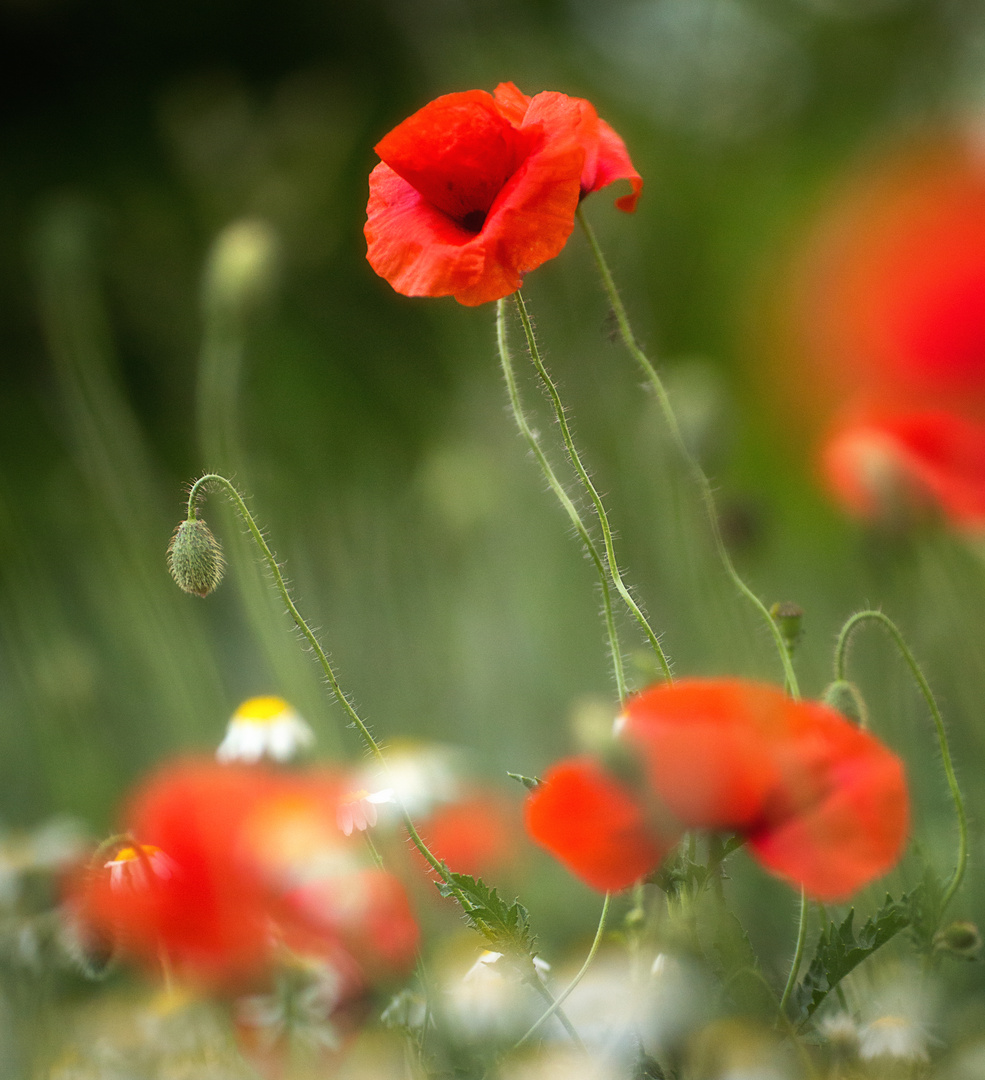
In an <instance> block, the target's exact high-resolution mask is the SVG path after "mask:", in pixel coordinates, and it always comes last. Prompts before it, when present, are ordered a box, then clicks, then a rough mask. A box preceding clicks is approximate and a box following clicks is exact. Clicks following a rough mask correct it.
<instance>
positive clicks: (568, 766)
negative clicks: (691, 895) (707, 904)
mask: <svg viewBox="0 0 985 1080" xmlns="http://www.w3.org/2000/svg"><path fill="white" fill-rule="evenodd" d="M525 814H526V825H527V831H528V833H529V834H530V836H531V837H533V839H534V840H535V841H536V842H537V843H538V844H540V845H541V846H542V847H545V848H546V849H547V850H548V851H549V852H550V853H551V854H552V855H553V856H554V857H555V858H556V859H557V860H558V861H559V862H561V863H563V864H564V866H566V867H567V868H568V869H569V870H570V871H571V873H573V874H574V875H575V876H576V877H578V878H580V879H581V880H582V881H584V882H586V883H587V884H588V885H591V886H592V887H593V888H595V889H598V890H600V891H601V892H608V891H615V890H618V889H625V888H626V887H627V886H629V885H632V884H633V882H635V881H638V880H639V879H640V878H642V877H643V876H645V875H646V874H648V873H650V872H651V871H652V870H654V869H656V867H657V866H659V864H660V861H661V860H662V859H663V857H664V855H665V854H666V853H667V850H668V849H669V847H670V846H671V844H670V842H668V841H666V840H665V839H663V838H662V837H660V836H658V835H657V834H656V832H655V830H654V829H653V828H652V827H651V826H650V825H649V823H648V822H647V819H646V812H645V810H644V807H643V805H642V803H641V802H640V800H639V799H638V798H637V797H636V796H635V795H634V794H633V793H632V791H630V790H629V789H628V788H627V787H626V786H625V785H623V784H621V783H620V782H619V781H618V780H616V779H615V778H614V777H613V776H611V775H610V774H609V773H607V772H606V771H605V770H604V769H603V768H602V767H601V766H600V765H598V764H597V763H596V762H594V761H593V760H592V759H591V758H569V759H566V760H564V761H560V762H558V763H557V764H556V765H554V766H553V767H552V768H551V769H549V770H548V771H547V773H546V774H545V775H544V779H543V783H542V784H540V785H539V786H538V787H537V788H536V789H535V790H534V791H532V792H531V793H530V795H529V796H528V797H527V802H526V808H525Z"/></svg>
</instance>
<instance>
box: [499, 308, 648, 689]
mask: <svg viewBox="0 0 985 1080" xmlns="http://www.w3.org/2000/svg"><path fill="white" fill-rule="evenodd" d="M496 341H497V344H498V346H499V361H500V366H501V367H502V369H503V377H504V378H505V379H506V389H507V391H508V392H509V397H510V406H511V407H512V409H513V419H514V420H515V421H516V426H517V427H518V428H519V429H520V434H521V435H522V436H523V437H524V439H525V440H526V442H527V445H528V446H529V447H530V450H531V453H533V455H534V457H535V458H536V459H537V464H538V465H539V466H540V471H541V472H542V473H543V474H544V477H545V479H546V480H547V483H548V485H549V486H550V489H551V491H553V492H554V494H555V495H556V496H557V498H558V502H560V503H561V505H562V506H563V507H564V509H565V511H566V512H567V515H568V518H569V519H570V521H571V524H572V525H574V527H575V532H577V534H578V537H579V539H580V540H581V542H582V544H584V546H585V550H586V551H587V552H588V556H589V558H590V559H591V560H592V562H593V563H594V564H595V570H596V572H597V573H598V578H599V584H600V585H601V587H602V615H603V619H604V621H605V629H606V633H607V634H608V637H609V652H610V654H611V656H612V671H613V675H614V676H615V680H616V690H617V691H618V694H619V701H620V702H623V701H625V700H626V695H627V690H626V673H625V669H624V667H623V659H622V650H621V649H620V647H619V637H618V635H617V633H616V624H615V620H614V619H613V616H612V594H611V593H610V591H609V576H608V573H607V572H606V569H605V563H604V562H603V561H602V556H601V555H600V553H599V550H598V548H597V547H596V546H595V541H594V540H593V539H592V537H591V534H590V533H589V531H588V527H587V526H586V525H585V522H584V521H583V520H582V516H581V514H579V512H578V508H577V507H576V506H575V504H574V503H573V502H572V501H571V498H570V496H569V495H568V493H567V492H566V491H565V490H564V487H563V486H562V484H561V481H560V480H558V478H557V474H556V473H555V472H554V469H553V468H552V467H551V463H550V462H549V461H548V460H547V457H546V455H545V454H544V451H543V449H542V448H541V445H540V440H539V439H538V437H537V434H536V433H535V432H534V430H533V428H531V426H530V424H529V423H528V422H527V418H526V415H525V414H524V412H523V405H522V403H521V401H520V390H519V387H518V386H517V382H516V374H515V373H514V371H513V360H512V358H511V356H510V350H509V346H508V345H507V343H506V305H505V304H504V302H503V301H502V300H499V301H497V303H496Z"/></svg>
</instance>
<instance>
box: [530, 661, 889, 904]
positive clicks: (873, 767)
mask: <svg viewBox="0 0 985 1080" xmlns="http://www.w3.org/2000/svg"><path fill="white" fill-rule="evenodd" d="M619 738H620V740H621V741H622V742H623V743H624V744H625V746H626V747H627V748H628V749H629V750H630V752H631V754H632V755H633V757H634V758H635V759H636V761H637V762H638V764H639V765H640V766H641V768H642V771H643V774H644V776H645V781H640V782H633V781H630V780H625V779H622V778H616V777H615V776H613V775H610V774H609V773H608V772H607V771H606V770H605V769H604V768H603V766H601V765H600V764H598V763H596V762H594V761H593V760H591V759H586V758H578V759H572V760H569V761H566V762H562V763H560V764H558V765H556V766H554V768H553V769H551V770H550V771H549V772H548V773H547V774H546V775H545V777H544V781H545V782H544V784H542V785H541V786H540V787H538V788H537V789H536V790H535V791H534V792H532V793H531V795H530V797H529V798H528V800H527V808H526V809H527V828H528V830H529V832H530V834H531V836H532V837H533V838H534V839H535V840H536V841H537V842H538V843H540V844H541V845H542V846H544V847H546V848H547V849H548V850H549V851H550V852H551V853H552V854H554V855H555V856H556V857H557V858H558V859H559V860H560V861H561V862H563V863H564V864H565V865H566V866H568V868H569V869H570V870H572V872H573V873H575V874H576V875H577V876H578V877H580V878H581V879H582V880H583V881H585V882H587V883H588V884H589V885H592V886H594V887H595V888H597V889H600V890H608V889H621V888H625V887H626V886H627V885H629V884H631V883H632V882H633V881H635V880H638V879H639V878H640V877H643V876H645V875H646V874H648V873H651V872H652V871H653V870H655V869H656V868H657V866H658V865H659V863H660V861H661V859H662V858H663V856H664V854H665V853H666V852H667V850H668V849H669V847H670V846H671V845H672V843H674V842H675V841H676V839H677V838H678V837H679V836H680V833H681V832H682V831H683V830H685V829H692V828H708V829H723V830H728V831H734V832H740V833H743V834H744V835H745V836H746V838H747V840H748V842H749V848H750V850H751V851H752V853H753V855H754V856H755V857H756V858H757V859H758V860H759V861H760V862H761V863H762V864H763V865H764V866H765V867H766V868H767V869H768V870H770V871H771V872H772V873H774V874H777V875H778V876H780V877H783V878H785V879H787V880H788V881H791V882H793V883H795V884H797V885H801V886H803V888H804V889H805V890H806V891H807V893H808V894H809V895H811V896H812V897H814V898H816V899H818V900H824V901H832V900H842V899H845V898H846V897H847V896H849V895H851V893H853V892H854V891H855V890H857V889H859V888H861V887H862V886H863V885H865V884H867V883H868V882H870V881H873V880H874V879H875V878H877V877H879V876H881V875H882V874H884V873H885V872H886V871H887V870H889V869H890V868H891V867H892V866H893V865H894V864H895V863H896V861H897V859H898V858H899V856H900V854H901V852H902V849H903V845H904V843H905V841H906V836H907V828H908V820H909V809H908V805H909V804H908V796H907V788H906V780H905V777H904V773H903V767H902V764H901V763H900V761H899V759H898V758H897V757H896V755H895V754H893V753H892V752H891V751H890V750H888V749H887V748H886V747H884V746H883V745H882V744H881V743H880V742H879V741H878V740H877V739H875V738H874V737H873V736H872V735H870V734H869V733H868V732H866V731H862V730H861V729H859V728H857V727H855V726H854V725H853V724H851V723H849V722H848V721H847V720H846V719H845V718H844V717H843V716H841V714H840V713H837V712H835V711H834V710H832V709H830V708H828V707H827V706H825V705H821V704H819V703H817V702H796V701H793V700H792V699H791V698H788V697H787V696H786V695H785V694H784V693H782V692H781V691H780V690H778V689H776V688H775V687H770V686H764V685H760V684H756V683H749V682H743V681H741V680H732V679H730V680H690V681H683V682H680V683H676V684H674V685H659V686H656V687H652V688H651V689H649V690H646V691H644V692H643V693H641V694H637V695H636V696H635V697H633V698H631V699H630V700H629V701H628V702H627V704H626V709H625V713H624V715H623V717H621V718H620V723H619Z"/></svg>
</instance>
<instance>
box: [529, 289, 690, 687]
mask: <svg viewBox="0 0 985 1080" xmlns="http://www.w3.org/2000/svg"><path fill="white" fill-rule="evenodd" d="M513 299H514V300H515V302H516V309H517V311H518V312H519V314H520V321H521V322H522V323H523V332H524V334H525V335H526V338H527V348H528V349H529V350H530V358H531V360H533V363H534V367H535V368H536V369H537V374H538V375H539V376H540V381H541V382H542V383H543V384H544V389H545V390H546V391H547V394H548V396H549V397H550V399H551V404H552V405H553V407H554V415H555V417H556V418H557V422H558V426H559V427H560V429H561V438H562V439H563V440H564V448H565V450H566V451H567V453H568V460H569V461H570V462H571V464H572V466H574V470H575V472H576V473H577V474H578V479H579V480H580V481H581V485H582V487H583V488H584V489H585V491H586V493H587V494H588V496H589V498H590V499H591V500H592V503H593V505H594V506H595V513H596V515H597V516H598V519H599V525H600V526H601V527H602V540H603V543H604V544H605V562H606V565H607V566H608V569H609V576H610V578H611V579H612V584H613V585H614V586H615V587H616V592H618V593H619V595H620V596H621V597H622V600H623V603H624V604H625V605H626V607H627V608H628V609H629V611H630V613H631V614H632V616H633V617H634V618H635V619H636V621H637V622H638V623H639V624H640V627H641V628H642V630H643V633H644V634H646V636H647V638H648V639H649V642H650V646H651V648H652V649H653V651H654V653H655V654H656V657H657V660H658V662H659V663H660V667H661V669H662V671H663V674H664V678H665V679H666V680H667V682H673V681H674V676H673V675H672V674H671V670H670V664H669V662H668V660H667V656H666V654H665V653H664V651H663V649H662V648H661V646H660V641H659V639H658V638H657V635H656V634H655V633H654V632H653V627H652V626H651V625H650V623H649V621H648V620H647V617H646V616H645V615H644V614H643V612H642V611H641V610H640V607H639V605H638V604H637V603H636V601H635V600H634V599H633V596H632V594H631V593H630V591H629V589H627V588H626V584H625V582H624V581H623V579H622V574H621V573H620V571H619V564H618V562H617V561H616V552H615V547H614V545H613V542H612V529H611V528H610V526H609V516H608V514H607V513H606V511H605V506H604V504H603V503H602V498H601V496H600V495H599V493H598V490H597V489H596V487H595V485H594V484H593V483H592V478H591V477H590V476H589V475H588V470H587V469H586V468H585V466H584V464H583V463H582V460H581V456H580V455H579V453H578V449H577V447H576V446H575V442H574V439H573V438H572V436H571V429H570V428H569V427H568V418H567V416H566V414H565V409H564V404H563V403H562V401H561V396H560V394H559V393H558V390H557V386H556V384H555V383H554V380H553V379H552V378H551V376H550V374H549V373H548V371H547V368H546V367H545V366H544V361H543V359H542V358H541V355H540V349H539V348H538V346H537V339H536V337H535V335H534V328H533V325H532V323H531V322H530V315H529V314H528V313H527V305H526V304H525V303H524V301H523V296H522V295H521V294H520V293H519V292H516V293H514V294H513Z"/></svg>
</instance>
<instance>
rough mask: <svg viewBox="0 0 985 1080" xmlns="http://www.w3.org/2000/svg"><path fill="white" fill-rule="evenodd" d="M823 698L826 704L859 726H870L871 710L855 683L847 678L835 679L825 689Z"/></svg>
mask: <svg viewBox="0 0 985 1080" xmlns="http://www.w3.org/2000/svg"><path fill="white" fill-rule="evenodd" d="M822 700H823V701H824V704H825V705H830V706H831V708H832V709H836V710H837V711H838V712H840V713H841V715H842V716H844V717H845V718H846V719H847V720H851V721H852V722H853V723H855V724H858V726H859V727H863V728H865V727H868V726H869V710H868V709H867V708H866V705H865V699H864V698H863V697H862V694H861V692H860V691H859V689H858V687H857V686H856V685H855V684H854V683H850V682H848V681H847V680H846V679H835V681H834V682H833V683H831V684H830V685H829V686H828V688H827V689H826V690H825V691H824V697H823V699H822Z"/></svg>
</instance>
